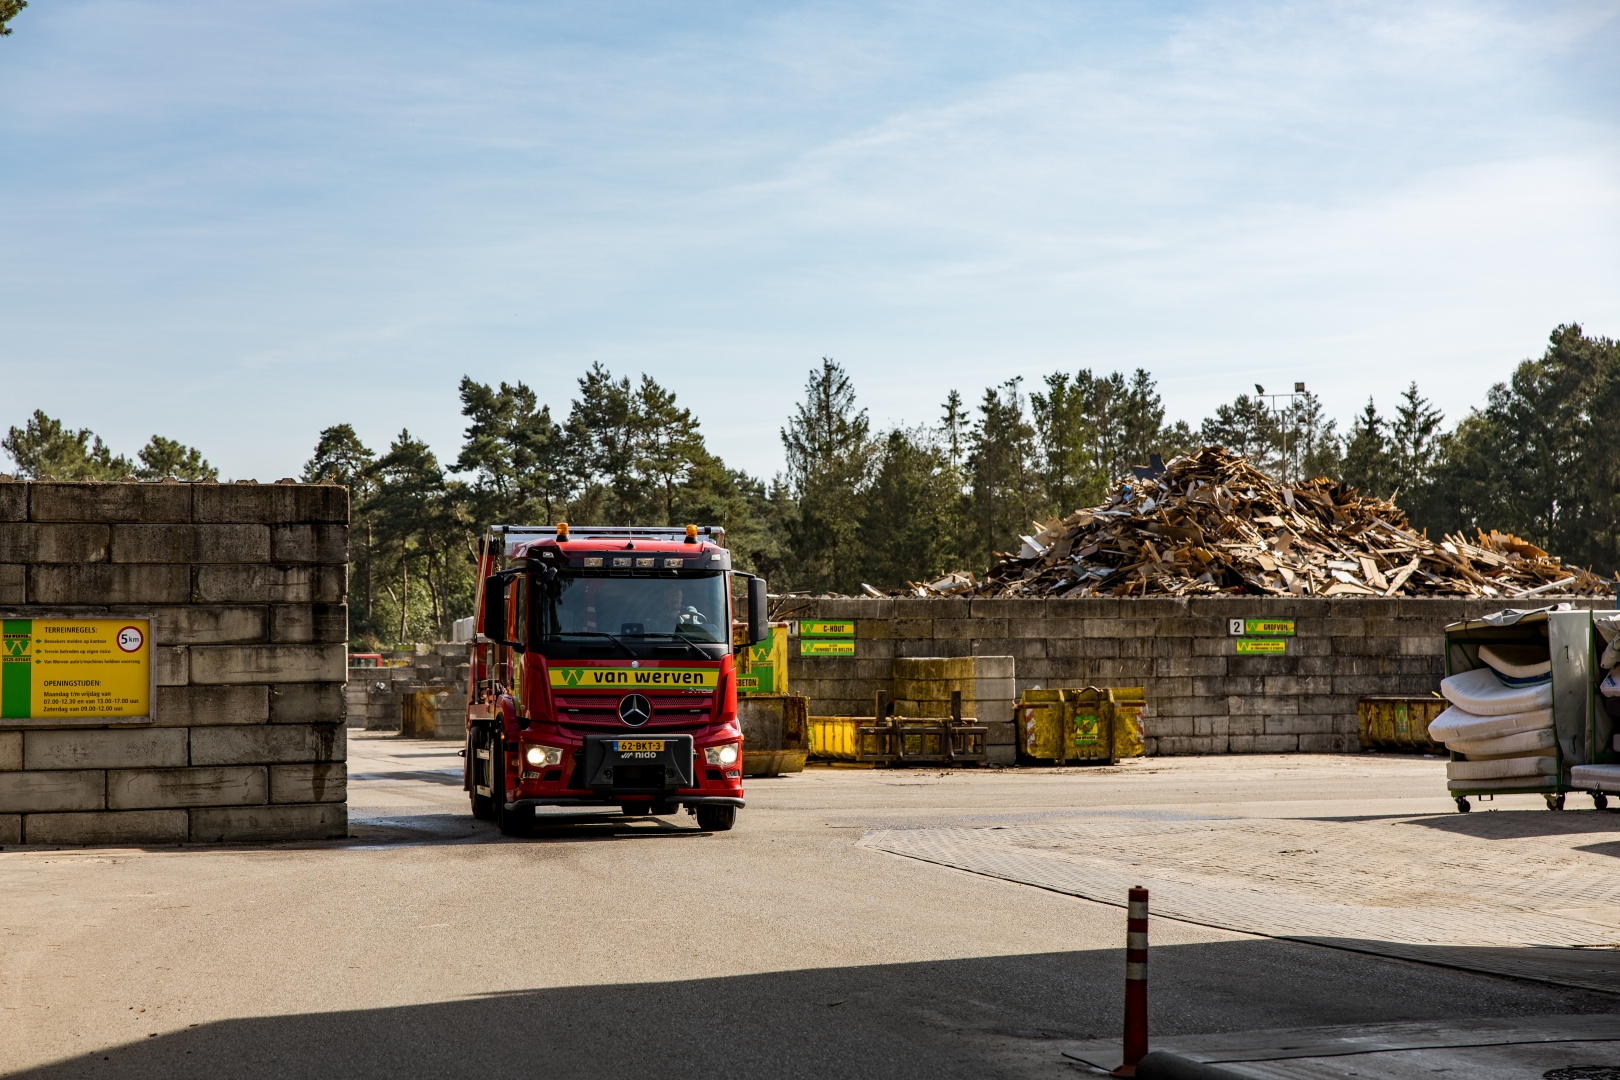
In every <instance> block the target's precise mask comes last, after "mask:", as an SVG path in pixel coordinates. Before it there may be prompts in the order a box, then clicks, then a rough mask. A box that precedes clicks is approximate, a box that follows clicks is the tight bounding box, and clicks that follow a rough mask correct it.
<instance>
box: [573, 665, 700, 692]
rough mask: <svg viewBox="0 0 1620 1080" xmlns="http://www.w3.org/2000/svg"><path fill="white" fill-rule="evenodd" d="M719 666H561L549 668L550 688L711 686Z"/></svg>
mask: <svg viewBox="0 0 1620 1080" xmlns="http://www.w3.org/2000/svg"><path fill="white" fill-rule="evenodd" d="M718 685H720V668H719V667H718V666H716V667H712V668H694V667H634V668H632V667H617V666H615V667H562V666H555V665H554V666H553V667H552V668H551V688H552V689H553V690H632V689H640V690H656V689H659V688H663V687H667V688H669V689H672V690H697V689H713V688H714V687H716V686H718Z"/></svg>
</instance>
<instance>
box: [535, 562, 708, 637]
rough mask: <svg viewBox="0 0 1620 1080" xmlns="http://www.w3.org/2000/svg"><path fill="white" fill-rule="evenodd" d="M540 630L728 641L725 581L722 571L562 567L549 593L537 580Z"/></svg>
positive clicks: (539, 634) (542, 634)
mask: <svg viewBox="0 0 1620 1080" xmlns="http://www.w3.org/2000/svg"><path fill="white" fill-rule="evenodd" d="M535 585H536V586H537V588H536V589H535V591H534V595H535V596H536V597H537V598H538V600H539V602H538V603H537V604H536V605H535V609H536V610H535V621H534V628H535V635H536V637H538V638H542V639H543V638H553V639H556V638H565V637H567V636H568V635H570V634H611V635H612V636H614V637H619V638H636V637H675V636H677V635H678V636H680V637H683V638H686V639H688V640H691V641H700V642H705V643H728V642H730V640H731V635H730V632H729V615H728V613H727V611H726V581H725V574H724V573H723V572H721V571H714V572H712V573H702V574H682V575H681V576H680V577H678V578H676V577H658V578H655V577H608V576H606V575H604V574H601V573H600V572H598V573H594V574H593V573H591V572H590V571H584V572H581V571H578V570H563V571H561V572H560V574H559V577H558V580H557V581H556V583H555V584H554V585H553V586H552V589H551V590H550V592H551V595H547V590H546V588H545V586H544V585H542V584H541V583H540V582H538V581H536V582H535Z"/></svg>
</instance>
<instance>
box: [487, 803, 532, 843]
mask: <svg viewBox="0 0 1620 1080" xmlns="http://www.w3.org/2000/svg"><path fill="white" fill-rule="evenodd" d="M495 827H496V828H498V829H500V830H501V832H502V834H503V835H506V836H528V835H529V834H530V833H532V832H533V831H534V807H532V806H520V807H518V808H517V809H516V810H508V809H507V808H506V804H505V803H504V802H503V803H501V804H500V805H499V806H497V807H496V810H495Z"/></svg>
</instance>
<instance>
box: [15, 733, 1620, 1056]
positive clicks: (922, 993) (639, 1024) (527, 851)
mask: <svg viewBox="0 0 1620 1080" xmlns="http://www.w3.org/2000/svg"><path fill="white" fill-rule="evenodd" d="M351 736H352V737H351V740H350V744H349V746H350V761H349V771H350V781H349V798H350V807H351V809H350V814H351V829H350V832H351V834H353V835H352V838H351V839H349V840H347V841H334V842H329V843H321V844H307V845H277V846H273V847H264V848H242V847H206V846H195V847H184V848H170V849H156V850H141V849H116V850H114V849H68V850H57V851H52V850H41V849H21V850H12V851H6V852H0V1011H3V1019H0V1031H4V1033H5V1035H4V1038H0V1070H3V1072H4V1074H5V1075H8V1076H9V1075H22V1076H30V1077H52V1078H55V1077H63V1078H65V1077H84V1076H120V1077H122V1076H151V1077H191V1076H197V1077H218V1076H232V1077H260V1076H263V1077H306V1076H307V1077H322V1078H327V1077H332V1076H345V1077H349V1076H353V1077H390V1078H397V1077H401V1076H446V1077H462V1076H465V1077H478V1078H480V1080H503V1078H519V1077H525V1078H526V1077H536V1076H545V1077H576V1076H577V1077H597V1076H615V1077H631V1078H634V1077H648V1078H654V1077H656V1078H660V1080H663V1078H684V1077H694V1078H696V1077H730V1076H737V1077H744V1076H746V1077H767V1076H768V1077H784V1076H785V1077H797V1076H805V1077H811V1076H816V1077H823V1076H834V1077H868V1076H869V1077H912V1076H916V1077H955V1076H963V1077H968V1076H972V1077H984V1076H1008V1077H1025V1076H1028V1077H1035V1076H1072V1075H1076V1074H1077V1072H1078V1070H1079V1069H1080V1066H1077V1065H1075V1064H1073V1063H1072V1062H1071V1061H1070V1060H1069V1059H1065V1058H1064V1057H1063V1054H1062V1050H1063V1048H1064V1047H1065V1046H1072V1045H1073V1044H1075V1043H1077V1042H1081V1041H1085V1040H1093V1039H1102V1038H1110V1037H1112V1036H1114V1035H1115V1034H1117V1033H1118V1031H1119V1029H1120V1012H1121V998H1122V981H1123V972H1124V949H1123V944H1124V933H1125V919H1124V912H1123V910H1122V909H1121V908H1119V907H1115V906H1111V905H1108V904H1103V903H1098V902H1094V901H1091V900H1086V899H1082V898H1078V897H1075V896H1069V895H1063V894H1061V893H1057V892H1053V891H1049V890H1046V889H1040V888H1034V887H1030V886H1028V885H1024V884H1019V883H1016V882H1013V881H1007V880H998V879H996V878H992V877H987V876H984V875H981V874H974V873H968V872H964V871H961V870H957V869H952V868H950V867H946V866H941V865H935V864H930V863H926V862H922V861H919V860H917V859H913V858H906V857H902V856H899V855H895V854H893V853H890V852H885V851H882V850H877V849H874V848H872V847H870V846H865V845H862V844H860V840H861V839H862V837H863V836H864V835H867V834H868V833H870V832H872V831H874V830H904V829H923V830H926V829H935V828H956V829H961V828H973V827H989V826H995V825H1003V826H1014V825H1018V824H1020V823H1023V824H1047V823H1064V822H1073V821H1076V820H1084V819H1085V818H1086V817H1087V816H1088V815H1093V816H1094V815H1095V814H1097V813H1098V812H1103V811H1108V812H1114V813H1117V814H1121V815H1127V816H1129V815H1138V816H1144V815H1145V816H1151V815H1154V814H1163V813H1175V814H1186V813H1209V814H1218V815H1222V816H1226V817H1252V818H1278V819H1281V818H1305V817H1309V818H1312V819H1313V820H1315V819H1325V818H1332V817H1334V816H1336V815H1339V816H1347V817H1348V816H1357V815H1361V816H1365V815H1375V814H1389V815H1405V816H1412V815H1422V814H1434V815H1436V816H1438V815H1443V814H1448V813H1453V812H1454V809H1453V806H1452V803H1451V801H1450V800H1449V799H1448V798H1446V797H1445V794H1444V779H1443V777H1444V765H1443V763H1442V762H1440V761H1438V760H1434V759H1427V760H1425V759H1421V758H1401V757H1394V756H1383V755H1357V756H1344V757H1331V756H1294V757H1225V758H1219V759H1216V758H1203V759H1150V760H1142V761H1136V762H1131V763H1128V764H1126V765H1124V766H1122V767H1120V768H1117V769H1068V770H982V771H978V770H959V771H954V772H940V771H936V770H928V771H923V770H912V771H871V770H845V769H819V770H810V771H807V772H805V773H803V774H801V775H797V776H790V777H782V778H777V779H773V780H752V781H749V783H748V799H749V806H748V808H747V809H746V810H745V811H743V812H742V814H741V815H739V820H738V826H737V828H736V829H735V830H733V831H731V832H728V833H705V832H701V831H699V830H698V829H697V828H696V826H695V823H694V821H693V819H692V818H690V817H687V816H684V815H683V816H680V817H678V818H662V819H637V820H628V819H623V818H616V817H601V816H597V815H591V814H560V813H559V814H553V815H548V816H547V818H546V819H545V822H544V825H543V827H542V828H541V829H540V830H539V831H538V832H537V834H536V835H535V836H533V837H530V838H524V839H513V838H507V837H502V836H500V835H499V834H498V833H496V832H495V830H494V829H493V827H492V826H489V825H487V824H485V823H483V822H476V821H474V820H473V819H472V818H471V816H470V815H469V814H468V813H467V804H466V797H465V794H464V793H463V792H462V791H461V789H460V781H459V766H460V762H459V759H458V758H457V757H456V756H455V749H456V747H454V746H447V745H446V744H444V743H431V742H418V741H409V740H401V739H398V738H396V737H391V736H382V735H377V734H370V733H360V732H352V733H351ZM1521 804H1522V805H1521ZM1496 805H1497V807H1498V808H1499V809H1498V810H1497V812H1498V813H1504V814H1538V815H1542V816H1543V818H1542V819H1538V820H1550V819H1552V818H1554V817H1555V816H1556V815H1552V814H1551V813H1550V812H1549V811H1546V810H1544V809H1541V808H1540V800H1539V799H1535V800H1532V799H1529V798H1524V797H1520V798H1518V799H1510V798H1502V799H1498V800H1497V802H1496ZM1478 812H1479V811H1476V814H1477V813H1478ZM1565 813H1566V814H1569V813H1570V812H1568V811H1566V812H1565ZM1586 813H1588V814H1590V813H1593V812H1592V811H1586ZM1616 817H1617V818H1620V815H1616ZM1548 827H1549V826H1545V825H1543V826H1542V828H1544V829H1545V828H1548ZM1098 842H1099V844H1107V843H1109V841H1108V840H1107V839H1105V838H1101V837H1100V838H1099V841H1098ZM1187 842H1188V843H1195V842H1196V841H1195V840H1193V841H1187ZM1185 855H1186V852H1185V851H1178V850H1177V848H1176V845H1174V844H1167V845H1166V850H1164V851H1163V852H1162V857H1163V859H1164V860H1165V861H1167V862H1172V863H1173V862H1174V861H1175V860H1177V859H1178V857H1182V856H1185ZM1121 899H1123V898H1121ZM1151 938H1152V942H1153V945H1152V949H1153V952H1152V962H1151V965H1150V971H1151V979H1152V982H1151V985H1150V991H1149V996H1150V1003H1151V1005H1150V1027H1151V1031H1152V1032H1153V1033H1154V1034H1155V1035H1160V1036H1177V1035H1193V1034H1199V1033H1210V1032H1240V1031H1251V1030H1254V1029H1275V1028H1297V1027H1316V1026H1323V1025H1354V1024H1376V1023H1394V1022H1403V1021H1419V1020H1439V1021H1459V1022H1462V1021H1466V1020H1469V1019H1472V1018H1484V1017H1515V1016H1546V1015H1553V1014H1579V1013H1608V1012H1615V1011H1616V1010H1617V1009H1620V997H1616V996H1614V995H1611V994H1606V993H1602V992H1598V991H1593V990H1584V989H1572V988H1568V987H1562V986H1559V985H1555V984H1551V983H1545V982H1535V981H1528V980H1522V979H1512V978H1505V977H1498V976H1493V975H1487V974H1477V973H1472V972H1467V971H1458V970H1452V969H1448V968H1444V967H1437V966H1431V965H1428V964H1422V963H1414V962H1409V961H1404V960H1398V959H1389V958H1384V957H1379V956H1372V955H1366V954H1361V953H1355V952H1348V951H1344V950H1340V949H1333V948H1323V947H1318V946H1314V945H1308V944H1300V943H1295V942H1290V941H1280V940H1274V939H1270V938H1266V937H1261V936H1255V935H1250V934H1244V933H1238V932H1233V931H1229V930H1222V929H1215V928H1211V927H1206V926H1200V925H1195V924H1192V923H1188V922H1181V921H1176V920H1171V919H1164V918H1155V919H1154V920H1153V922H1152V927H1151ZM1617 1022H1620V1018H1617Z"/></svg>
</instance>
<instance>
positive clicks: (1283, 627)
mask: <svg viewBox="0 0 1620 1080" xmlns="http://www.w3.org/2000/svg"><path fill="white" fill-rule="evenodd" d="M1243 632H1244V633H1245V634H1259V635H1260V636H1262V637H1279V636H1281V637H1293V636H1294V620H1293V619H1244V620H1243Z"/></svg>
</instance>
